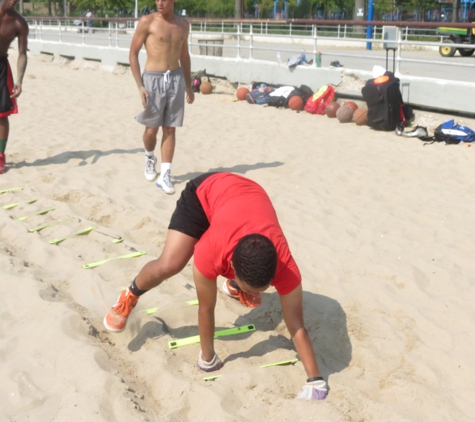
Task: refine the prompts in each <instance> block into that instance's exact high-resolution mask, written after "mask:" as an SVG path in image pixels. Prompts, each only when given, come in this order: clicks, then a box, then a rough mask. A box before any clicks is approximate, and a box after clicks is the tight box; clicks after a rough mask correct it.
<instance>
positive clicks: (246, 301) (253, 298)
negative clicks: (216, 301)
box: [223, 280, 261, 308]
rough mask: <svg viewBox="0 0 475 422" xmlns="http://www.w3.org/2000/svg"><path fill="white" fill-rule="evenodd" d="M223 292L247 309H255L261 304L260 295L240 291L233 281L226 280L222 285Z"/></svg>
mask: <svg viewBox="0 0 475 422" xmlns="http://www.w3.org/2000/svg"><path fill="white" fill-rule="evenodd" d="M223 291H224V293H226V294H227V295H228V296H230V297H232V298H233V299H237V300H239V302H241V304H242V305H244V306H247V307H248V308H257V307H258V306H260V304H261V295H260V293H254V294H253V293H247V292H245V291H243V290H241V289H240V288H239V286H238V285H237V283H236V282H235V281H234V280H226V281H225V282H224V284H223Z"/></svg>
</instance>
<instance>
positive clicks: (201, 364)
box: [198, 350, 223, 372]
mask: <svg viewBox="0 0 475 422" xmlns="http://www.w3.org/2000/svg"><path fill="white" fill-rule="evenodd" d="M222 367H223V362H221V360H220V359H219V358H218V355H216V354H215V355H214V357H213V359H212V360H211V362H206V361H205V360H204V359H203V358H202V357H201V350H200V355H199V357H198V368H200V369H201V370H202V371H205V372H213V371H217V370H219V369H221V368H222Z"/></svg>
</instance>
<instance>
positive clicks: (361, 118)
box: [353, 108, 368, 126]
mask: <svg viewBox="0 0 475 422" xmlns="http://www.w3.org/2000/svg"><path fill="white" fill-rule="evenodd" d="M367 119H368V109H367V108H359V109H358V110H356V111H355V112H354V114H353V121H354V122H355V123H356V124H357V125H358V126H364V125H365V124H366V120H367Z"/></svg>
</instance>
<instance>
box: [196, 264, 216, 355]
mask: <svg viewBox="0 0 475 422" xmlns="http://www.w3.org/2000/svg"><path fill="white" fill-rule="evenodd" d="M193 279H194V282H195V287H196V293H197V295H198V302H199V305H198V306H199V309H198V329H199V332H200V343H201V356H202V358H203V359H204V360H205V361H207V362H211V361H212V360H213V358H214V356H215V354H216V353H215V351H214V328H215V326H214V308H215V306H216V298H217V295H218V288H217V286H216V280H208V279H207V278H206V277H205V276H203V275H202V274H201V273H200V272H199V270H198V269H197V268H196V266H195V265H193Z"/></svg>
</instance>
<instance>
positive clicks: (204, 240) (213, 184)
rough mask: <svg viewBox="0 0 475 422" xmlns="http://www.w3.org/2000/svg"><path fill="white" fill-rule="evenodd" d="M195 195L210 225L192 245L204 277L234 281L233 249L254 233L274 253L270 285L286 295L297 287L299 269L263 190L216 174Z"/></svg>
mask: <svg viewBox="0 0 475 422" xmlns="http://www.w3.org/2000/svg"><path fill="white" fill-rule="evenodd" d="M196 193H197V196H198V199H199V201H200V203H201V205H202V207H203V210H204V212H205V214H206V216H207V217H208V220H209V222H210V227H209V229H208V230H207V231H206V232H205V234H204V235H203V236H202V237H201V239H200V240H199V241H198V243H197V244H196V245H195V253H194V260H195V265H196V268H198V270H199V271H200V273H201V274H203V276H205V277H206V278H207V279H209V280H215V279H216V278H217V277H218V275H221V276H223V277H226V278H230V279H232V278H234V277H235V275H234V270H233V269H232V267H231V258H232V255H233V251H234V248H235V246H236V244H237V243H238V242H239V240H240V239H241V238H242V237H243V236H246V235H248V234H254V233H256V234H262V235H263V236H266V237H267V238H269V239H270V240H271V241H272V243H273V244H274V246H275V248H276V250H277V270H276V273H275V277H274V280H273V281H272V283H271V285H272V286H274V287H275V288H276V289H277V291H278V292H279V294H281V295H285V294H287V293H290V292H291V291H292V290H294V289H295V288H296V287H297V286H298V285H299V284H300V282H301V280H302V278H301V276H300V272H299V269H298V267H297V264H296V263H295V261H294V259H293V257H292V254H291V253H290V250H289V246H288V244H287V240H286V239H285V236H284V234H283V233H282V229H281V228H280V225H279V221H278V220H277V215H276V213H275V210H274V207H273V206H272V203H271V201H270V199H269V197H268V196H267V193H266V192H265V191H264V189H263V188H262V187H260V186H259V185H258V184H257V183H255V182H253V181H251V180H249V179H246V178H244V177H241V176H237V175H235V174H232V173H217V174H214V175H212V176H210V177H208V178H207V179H205V180H204V181H203V183H201V185H200V186H199V187H198V189H197V191H196Z"/></svg>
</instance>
